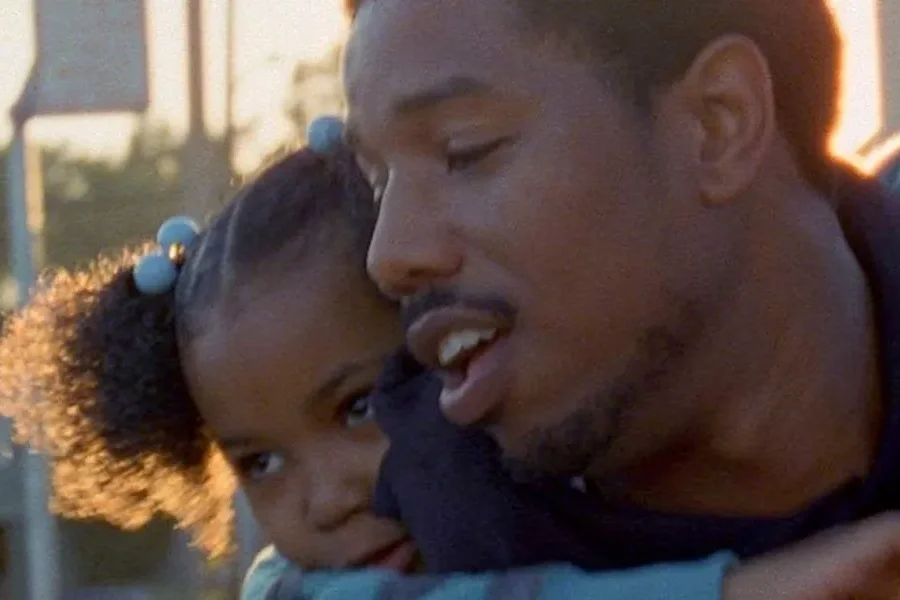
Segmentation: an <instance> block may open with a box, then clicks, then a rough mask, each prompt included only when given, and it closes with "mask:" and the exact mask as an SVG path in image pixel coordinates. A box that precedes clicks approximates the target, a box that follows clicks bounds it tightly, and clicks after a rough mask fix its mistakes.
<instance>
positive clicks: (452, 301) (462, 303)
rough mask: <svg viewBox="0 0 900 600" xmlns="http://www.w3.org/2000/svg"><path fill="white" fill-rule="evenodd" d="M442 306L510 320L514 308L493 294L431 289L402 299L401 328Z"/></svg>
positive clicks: (406, 327)
mask: <svg viewBox="0 0 900 600" xmlns="http://www.w3.org/2000/svg"><path fill="white" fill-rule="evenodd" d="M442 308H464V309H474V310H481V311H485V312H490V313H493V314H496V315H499V316H501V317H503V318H504V319H505V320H508V321H512V320H513V319H515V316H516V309H515V308H514V307H513V305H512V304H511V303H510V302H508V301H507V300H505V299H503V298H501V297H500V296H497V295H494V294H484V295H474V294H472V295H469V294H461V293H459V292H456V291H453V290H439V289H432V290H428V291H426V292H422V293H421V294H418V295H416V296H412V297H410V298H407V299H405V300H404V301H403V303H402V307H401V310H400V315H401V320H402V322H403V329H404V330H406V329H409V328H410V326H412V324H413V323H415V322H416V321H418V320H419V319H420V318H421V317H422V316H423V315H425V314H427V313H429V312H431V311H433V310H438V309H442Z"/></svg>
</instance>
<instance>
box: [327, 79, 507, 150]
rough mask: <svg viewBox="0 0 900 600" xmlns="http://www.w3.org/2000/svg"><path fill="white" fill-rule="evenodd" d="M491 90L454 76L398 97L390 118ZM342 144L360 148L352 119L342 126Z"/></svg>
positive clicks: (480, 84)
mask: <svg viewBox="0 0 900 600" xmlns="http://www.w3.org/2000/svg"><path fill="white" fill-rule="evenodd" d="M491 89H492V86H491V85H490V84H488V83H487V82H485V81H482V80H480V79H477V78H475V77H471V76H468V75H454V76H453V77H448V78H447V79H444V80H442V81H439V82H437V83H435V84H432V85H430V86H428V87H426V88H425V89H423V90H419V91H415V92H409V93H406V94H402V95H400V96H399V97H397V98H396V99H395V100H394V101H393V102H392V103H391V106H390V116H392V117H393V116H400V117H405V116H409V115H410V114H413V113H417V112H422V111H426V110H431V109H433V108H435V107H436V106H438V105H440V104H442V103H444V102H448V101H450V100H456V99H458V98H464V97H466V96H478V95H482V94H485V93H487V92H489V91H490V90H491ZM344 144H345V145H346V146H347V147H348V148H350V149H351V150H355V151H359V150H360V149H361V147H362V140H361V139H360V136H359V132H358V131H357V129H356V126H355V125H354V123H353V121H352V119H348V120H347V122H346V123H345V126H344Z"/></svg>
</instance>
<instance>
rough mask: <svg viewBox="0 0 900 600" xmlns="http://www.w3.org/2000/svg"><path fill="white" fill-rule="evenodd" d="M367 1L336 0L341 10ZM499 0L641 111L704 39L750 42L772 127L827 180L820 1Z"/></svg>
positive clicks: (829, 71)
mask: <svg viewBox="0 0 900 600" xmlns="http://www.w3.org/2000/svg"><path fill="white" fill-rule="evenodd" d="M367 1H370V0H345V7H346V9H347V11H348V14H350V15H351V16H355V15H356V13H357V11H358V10H359V8H360V7H361V6H362V5H363V4H364V3H365V2H367ZM371 1H375V0H371ZM508 1H510V2H513V3H515V4H516V5H518V7H519V8H520V9H521V11H522V16H523V17H524V20H523V21H524V23H525V24H526V26H527V27H528V28H530V29H531V30H532V31H533V32H535V33H537V34H539V35H546V34H553V35H555V36H558V37H559V38H560V39H562V40H564V41H566V42H570V43H572V44H574V45H575V46H574V47H575V48H577V49H578V50H579V53H580V54H585V55H587V56H588V57H590V58H592V59H593V58H594V57H596V58H597V59H598V60H600V61H602V63H603V64H604V65H606V64H609V63H611V62H614V63H615V64H616V65H617V66H619V67H620V68H619V69H617V70H616V71H615V73H616V74H617V75H618V77H617V80H616V83H617V84H620V85H621V87H622V89H623V90H625V91H626V92H627V93H628V94H629V95H630V97H631V99H633V100H634V101H635V102H636V103H637V104H638V106H639V107H641V108H644V109H647V110H649V109H650V108H651V107H652V100H653V97H654V94H655V93H656V92H658V91H661V90H664V89H665V88H666V87H667V86H668V85H670V84H672V83H674V82H675V81H677V79H678V78H679V77H680V76H682V75H683V74H684V73H685V71H686V70H687V69H688V67H689V66H690V64H691V62H692V61H693V60H694V59H695V58H696V56H697V54H698V53H699V52H700V51H701V50H702V49H703V48H704V47H705V46H707V45H708V44H709V43H710V42H712V41H713V40H715V39H716V38H719V37H721V36H723V35H727V34H737V35H743V36H746V37H748V38H750V39H752V40H753V41H754V42H755V43H756V44H757V46H758V47H759V48H760V50H761V51H762V53H763V54H764V55H765V56H766V58H767V60H768V62H769V68H770V69H771V73H772V79H773V88H774V96H775V107H776V118H777V120H778V125H779V128H780V130H781V131H782V133H783V134H784V135H785V137H786V138H787V141H788V143H789V144H790V146H791V148H792V150H793V152H794V155H795V159H796V160H797V162H798V165H799V167H800V169H801V171H802V173H803V174H804V175H805V177H806V178H807V179H808V180H809V181H810V182H811V183H812V184H813V185H815V186H816V187H819V188H820V189H825V188H827V187H828V186H830V184H831V180H832V159H831V158H830V152H829V148H828V144H829V139H830V136H831V132H832V129H833V126H834V124H835V120H836V118H837V112H838V97H839V88H840V67H841V64H840V51H841V38H840V33H839V31H838V27H837V23H836V21H835V18H834V15H833V14H832V12H831V10H830V8H829V7H828V5H827V2H826V0H508Z"/></svg>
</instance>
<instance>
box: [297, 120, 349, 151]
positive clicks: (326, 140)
mask: <svg viewBox="0 0 900 600" xmlns="http://www.w3.org/2000/svg"><path fill="white" fill-rule="evenodd" d="M343 139H344V121H343V120H342V119H341V118H340V117H336V116H333V115H325V116H322V117H318V118H316V119H314V120H313V121H312V122H311V123H310V124H309V127H307V128H306V140H307V143H308V144H309V147H310V149H312V151H313V152H317V153H319V154H327V153H329V152H333V151H334V150H336V149H337V148H338V146H340V144H341V142H342V141H343Z"/></svg>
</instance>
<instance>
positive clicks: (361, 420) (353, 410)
mask: <svg viewBox="0 0 900 600" xmlns="http://www.w3.org/2000/svg"><path fill="white" fill-rule="evenodd" d="M373 416H375V411H374V409H373V407H372V396H371V392H366V393H365V394H360V395H358V396H354V397H352V398H350V399H349V400H347V402H346V403H345V404H344V406H343V408H342V410H341V418H342V419H343V421H344V425H346V426H347V427H350V428H353V427H359V426H360V425H365V424H366V423H368V422H369V421H371V420H372V417H373Z"/></svg>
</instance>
